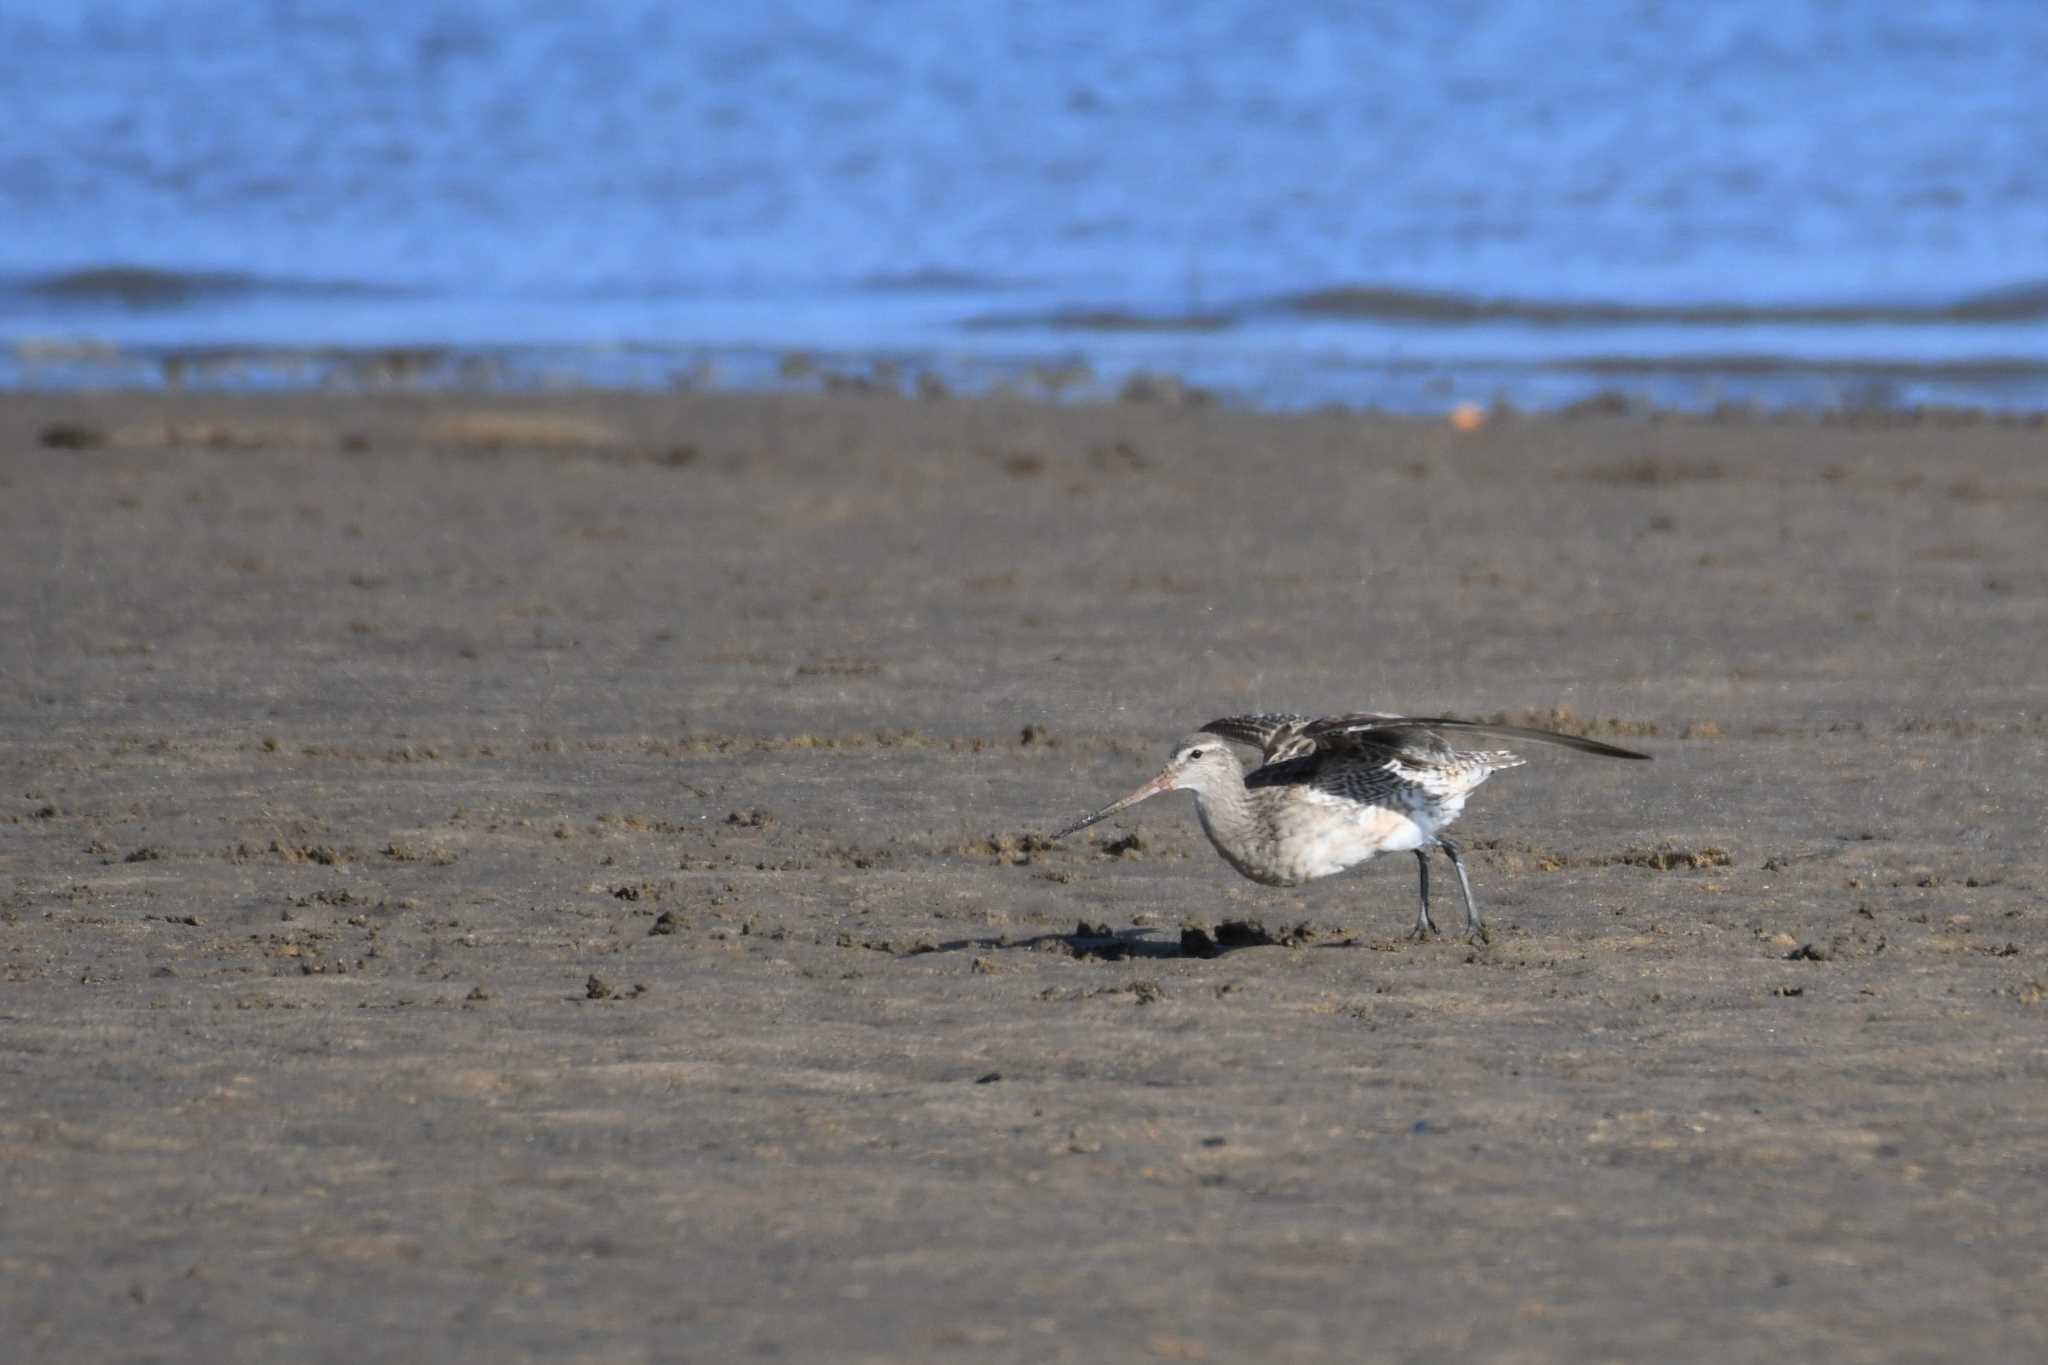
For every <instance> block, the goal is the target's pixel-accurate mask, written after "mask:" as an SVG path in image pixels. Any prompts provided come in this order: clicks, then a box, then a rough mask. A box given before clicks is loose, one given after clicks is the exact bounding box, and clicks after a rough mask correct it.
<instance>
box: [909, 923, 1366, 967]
mask: <svg viewBox="0 0 2048 1365" xmlns="http://www.w3.org/2000/svg"><path fill="white" fill-rule="evenodd" d="M1158 932H1159V931H1157V930H1154V929H1149V928H1132V929H1124V930H1117V929H1112V928H1110V927H1109V926H1108V925H1107V924H1090V923H1089V922H1088V921H1087V920H1082V921H1081V922H1080V923H1078V924H1076V925H1075V926H1074V928H1073V931H1072V932H1071V933H1065V934H1034V935H1032V936H1031V937H1030V938H1012V937H1010V936H1009V935H1007V934H1004V935H1000V936H998V937H993V938H961V939H954V940H952V941H950V942H947V943H940V944H935V945H933V946H932V947H931V948H929V949H927V950H926V951H929V952H940V953H947V952H955V953H957V952H963V951H967V950H970V949H981V950H989V949H1020V948H1021V949H1024V950H1026V951H1030V952H1060V951H1064V952H1066V953H1067V954H1068V955H1070V956H1072V957H1084V958H1094V959H1096V960H1098V961H1102V962H1121V961H1123V960H1125V959H1126V958H1155V959H1156V958H1173V957H1200V958H1216V957H1222V956H1223V955H1224V954H1226V953H1232V952H1235V951H1237V950H1238V949H1240V948H1299V947H1302V946H1303V945H1305V944H1309V943H1313V942H1315V940H1316V939H1318V938H1321V937H1323V935H1322V934H1321V933H1320V932H1319V931H1318V930H1316V928H1315V927H1314V926H1313V925H1310V924H1307V923H1302V924H1297V925H1295V926H1293V927H1292V928H1289V929H1282V930H1280V931H1278V932H1275V931H1273V930H1269V929H1268V928H1266V926H1265V924H1264V922H1262V921H1260V920H1239V919H1234V920H1225V921H1224V922H1223V923H1221V924H1219V925H1217V926H1216V927H1215V929H1213V930H1210V929H1204V928H1200V927H1198V926H1189V927H1188V928H1185V929H1182V930H1181V931H1180V937H1179V938H1178V939H1167V938H1155V937H1153V935H1154V934H1156V933H1158ZM1317 946H1318V947H1336V946H1339V945H1338V944H1336V943H1322V944H1318V945H1317Z"/></svg>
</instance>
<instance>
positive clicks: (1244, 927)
mask: <svg viewBox="0 0 2048 1365" xmlns="http://www.w3.org/2000/svg"><path fill="white" fill-rule="evenodd" d="M1315 936H1316V931H1315V929H1314V928H1313V927H1312V926H1310V925H1309V924H1307V923H1305V922H1304V923H1301V924H1297V925H1295V926H1294V927H1293V928H1291V929H1283V930H1281V931H1280V932H1279V933H1278V934H1275V933H1273V932H1272V931H1271V930H1269V929H1268V928H1266V925H1265V923H1264V921H1262V920H1255V919H1233V920H1225V921H1224V922H1223V923H1221V924H1219V925H1217V926H1216V932H1215V933H1213V934H1212V933H1210V932H1209V931H1208V930H1207V929H1204V928H1201V927H1199V926H1190V927H1189V928H1186V929H1183V930H1181V931H1180V950H1181V953H1182V954H1183V955H1185V956H1187V957H1221V956H1222V955H1223V954H1225V953H1227V952H1229V951H1231V950H1232V949H1235V948H1298V947H1300V946H1301V945H1302V944H1304V943H1307V942H1309V941H1311V940H1312V939H1314V938H1315Z"/></svg>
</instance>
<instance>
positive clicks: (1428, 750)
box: [1299, 711, 1650, 763]
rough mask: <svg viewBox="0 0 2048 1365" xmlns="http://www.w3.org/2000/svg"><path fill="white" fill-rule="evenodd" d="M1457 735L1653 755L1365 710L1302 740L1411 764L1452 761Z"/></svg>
mask: <svg viewBox="0 0 2048 1365" xmlns="http://www.w3.org/2000/svg"><path fill="white" fill-rule="evenodd" d="M1446 731H1448V732H1451V733H1454V734H1473V735H1497V736H1499V737H1500V738H1502V739H1526V740H1533V741H1534V742H1536V743H1538V744H1555V745H1557V746H1558V747H1560V748H1564V749H1577V750H1578V751H1579V752H1580V753H1583V754H1599V755H1601V756H1602V757H1603V758H1639V759H1644V760H1647V759H1648V758H1649V757H1650V756H1649V755H1648V754H1639V753H1637V752H1636V751H1635V750H1633V749H1623V748H1620V747H1618V746H1616V745H1613V744H1602V743H1601V742H1600V741H1599V740H1597V739H1587V738H1586V737H1585V736H1583V735H1566V734H1560V733H1558V732H1557V731H1555V730H1537V729H1532V728H1531V727H1529V726H1526V725H1489V724H1487V723H1486V722H1485V721H1478V720H1451V719H1448V718H1445V717H1421V716H1389V715H1383V714H1380V713H1378V712H1372V711H1360V712H1355V713H1353V714H1351V715H1348V716H1328V717H1325V718H1324V719H1322V720H1314V721H1310V722H1308V723H1307V724H1306V725H1304V726H1302V727H1301V729H1300V731H1299V737H1300V740H1301V741H1302V742H1304V743H1308V744H1312V745H1314V746H1315V747H1316V748H1318V749H1353V748H1358V749H1387V750H1391V751H1392V752H1393V753H1395V754H1398V755H1400V756H1401V757H1402V758H1404V759H1406V760H1408V761H1410V762H1421V763H1429V762H1439V763H1440V762H1446V761H1448V760H1449V759H1450V757H1451V755H1452V753H1453V752H1454V750H1453V749H1452V747H1451V743H1450V740H1449V739H1447V738H1446V737H1445V732H1446Z"/></svg>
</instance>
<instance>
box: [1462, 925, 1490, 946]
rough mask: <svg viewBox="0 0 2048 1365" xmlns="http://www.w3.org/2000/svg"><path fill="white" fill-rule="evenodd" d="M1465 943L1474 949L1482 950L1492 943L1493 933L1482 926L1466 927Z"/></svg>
mask: <svg viewBox="0 0 2048 1365" xmlns="http://www.w3.org/2000/svg"><path fill="white" fill-rule="evenodd" d="M1465 942H1467V943H1469V944H1471V945H1472V946H1473V947H1474V948H1484V947H1485V946H1486V945H1487V944H1489V943H1491V942H1493V931H1492V930H1491V929H1489V928H1487V927H1486V926H1485V925H1483V924H1473V925H1468V926H1466V929H1465Z"/></svg>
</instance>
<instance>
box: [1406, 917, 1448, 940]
mask: <svg viewBox="0 0 2048 1365" xmlns="http://www.w3.org/2000/svg"><path fill="white" fill-rule="evenodd" d="M1443 936H1444V931H1443V930H1441V929H1439V928H1437V927H1436V926H1435V925H1434V924H1431V923H1430V922H1429V921H1428V920H1423V921H1422V922H1421V923H1419V924H1417V925H1416V926H1415V927H1414V928H1413V929H1411V930H1409V931H1408V937H1409V938H1412V939H1414V940H1415V941H1416V942H1417V943H1427V942H1429V941H1430V940H1431V939H1433V938H1442V937H1443Z"/></svg>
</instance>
